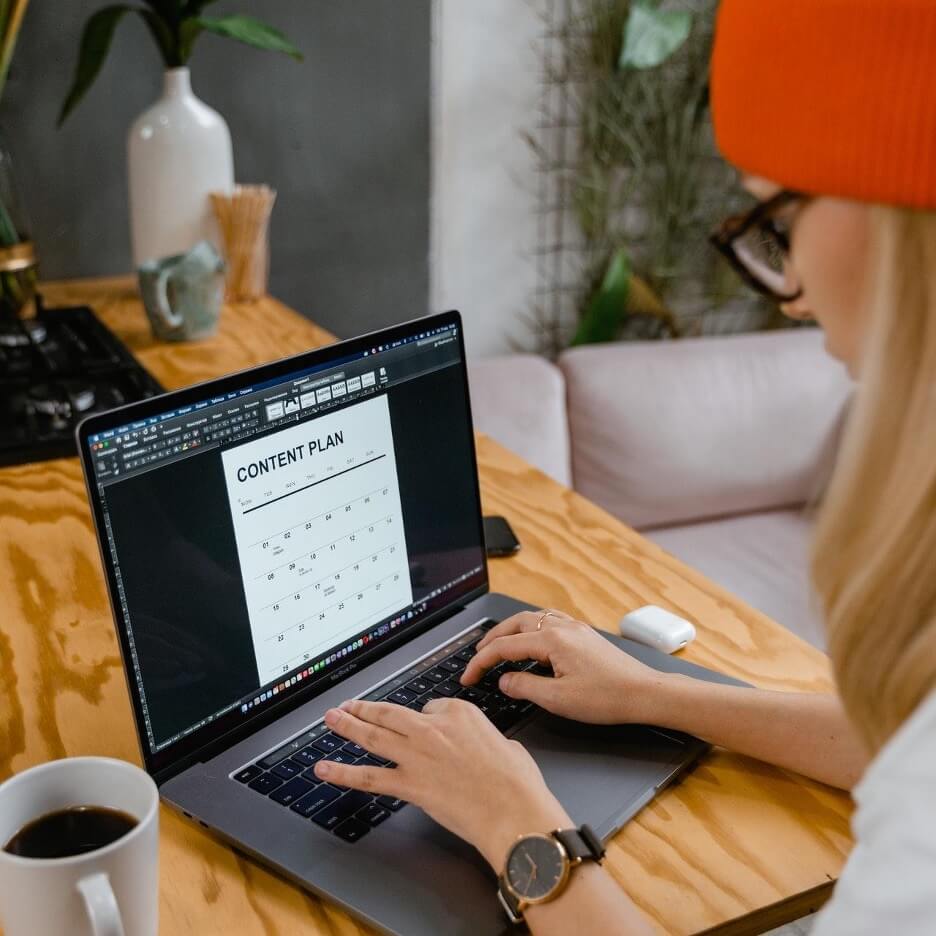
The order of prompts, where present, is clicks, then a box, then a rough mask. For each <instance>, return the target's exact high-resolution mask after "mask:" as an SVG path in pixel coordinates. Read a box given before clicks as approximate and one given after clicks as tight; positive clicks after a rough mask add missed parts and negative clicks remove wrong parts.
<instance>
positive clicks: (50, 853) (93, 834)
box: [3, 806, 137, 858]
mask: <svg viewBox="0 0 936 936" xmlns="http://www.w3.org/2000/svg"><path fill="white" fill-rule="evenodd" d="M136 824H137V821H136V819H134V817H133V816H129V815H127V813H125V812H120V810H118V809H107V808H105V807H104V806H72V807H70V808H68V809H60V810H58V811H57V812H52V813H46V815H44V816H40V817H39V818H38V819H33V821H32V822H30V823H29V824H28V825H25V826H23V828H22V829H20V830H19V832H17V833H16V835H14V836H13V838H11V839H10V841H9V842H7V843H6V845H5V846H4V849H3V850H4V851H5V852H9V853H10V854H11V855H19V856H20V857H22V858H68V857H70V856H72V855H83V854H84V853H85V852H89V851H94V850H95V849H96V848H103V847H104V846H105V845H110V843H111V842H116V841H117V839H119V838H123V836H125V835H126V834H127V833H128V832H129V831H130V830H131V829H132V828H133V827H134V826H135V825H136Z"/></svg>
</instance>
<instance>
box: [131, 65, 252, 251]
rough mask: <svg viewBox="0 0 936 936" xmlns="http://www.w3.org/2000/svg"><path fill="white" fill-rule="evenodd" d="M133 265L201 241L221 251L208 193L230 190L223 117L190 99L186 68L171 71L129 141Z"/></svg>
mask: <svg viewBox="0 0 936 936" xmlns="http://www.w3.org/2000/svg"><path fill="white" fill-rule="evenodd" d="M127 169H128V179H129V185H130V233H131V238H132V245H133V262H134V265H135V266H137V267H139V266H140V264H142V263H143V262H145V261H147V260H154V259H157V258H160V257H167V256H169V255H170V254H178V253H183V252H185V251H186V250H188V249H189V248H190V247H192V246H194V245H195V244H197V243H198V242H199V241H201V240H208V241H211V243H213V244H214V246H215V247H216V248H217V249H218V252H219V253H223V248H222V244H221V240H220V233H219V231H218V227H217V223H216V221H215V218H214V213H213V211H212V208H211V199H210V198H209V197H208V195H209V193H210V192H230V191H231V189H232V187H233V185H234V159H233V156H232V153H231V134H230V132H229V131H228V126H227V124H226V123H225V121H224V118H223V117H222V116H221V115H220V114H219V113H217V111H214V110H212V109H211V108H210V107H208V106H207V105H206V104H204V103H203V102H202V101H200V100H199V99H198V98H197V97H195V95H194V94H193V93H192V86H191V82H190V80H189V70H188V69H187V68H170V69H169V70H167V71H166V74H165V83H164V85H163V95H162V97H161V98H160V99H159V100H158V101H157V102H156V103H155V104H154V105H153V106H152V107H150V108H149V109H148V110H146V111H144V112H143V113H142V114H141V115H140V116H139V117H138V118H137V119H136V121H135V122H134V124H133V126H132V127H131V128H130V134H129V136H128V138H127Z"/></svg>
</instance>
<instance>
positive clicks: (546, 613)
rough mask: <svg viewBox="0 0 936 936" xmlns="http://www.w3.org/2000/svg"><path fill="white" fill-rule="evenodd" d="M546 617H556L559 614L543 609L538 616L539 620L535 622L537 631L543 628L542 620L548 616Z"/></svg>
mask: <svg viewBox="0 0 936 936" xmlns="http://www.w3.org/2000/svg"><path fill="white" fill-rule="evenodd" d="M548 617H554V618H558V617H559V615H558V614H556V612H555V611H544V612H543V613H542V614H541V615H540V616H539V620H538V621H537V622H536V629H537V630H538V631H541V630H542V629H543V621H545V620H546V618H548Z"/></svg>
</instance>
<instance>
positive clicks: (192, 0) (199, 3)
mask: <svg viewBox="0 0 936 936" xmlns="http://www.w3.org/2000/svg"><path fill="white" fill-rule="evenodd" d="M216 2H217V0H188V2H187V3H186V4H185V5H184V6H183V7H182V16H183V17H188V16H198V15H199V13H201V11H202V10H204V9H205V7H206V6H208V4H209V3H216Z"/></svg>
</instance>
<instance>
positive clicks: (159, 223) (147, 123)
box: [59, 0, 302, 266]
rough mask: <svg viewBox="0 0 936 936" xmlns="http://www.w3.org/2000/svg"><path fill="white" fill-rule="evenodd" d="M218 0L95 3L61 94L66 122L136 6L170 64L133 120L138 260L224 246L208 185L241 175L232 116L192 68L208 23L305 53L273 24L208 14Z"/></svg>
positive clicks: (214, 188)
mask: <svg viewBox="0 0 936 936" xmlns="http://www.w3.org/2000/svg"><path fill="white" fill-rule="evenodd" d="M213 3H214V0H146V3H145V4H144V5H130V4H118V5H115V6H108V7H105V8H103V9H101V10H98V11H97V12H96V13H94V14H93V15H92V16H91V17H90V18H89V19H88V21H87V23H86V24H85V27H84V32H83V34H82V37H81V46H80V51H79V55H78V64H77V66H76V68H75V75H74V78H73V80H72V84H71V88H70V90H69V92H68V95H67V96H66V98H65V101H64V103H63V104H62V110H61V113H60V115H59V125H60V126H61V124H62V123H64V122H65V120H66V119H67V118H68V117H69V115H70V114H71V113H72V111H73V110H74V109H75V107H76V106H77V104H78V102H79V101H80V100H81V99H82V97H84V95H85V93H86V92H87V90H88V89H89V88H90V87H91V85H92V84H93V83H94V80H95V78H96V77H97V75H98V73H99V72H100V70H101V66H102V65H103V64H104V61H105V59H106V58H107V53H108V50H109V49H110V46H111V41H112V39H113V36H114V32H115V30H116V28H117V26H118V24H119V23H120V21H121V20H122V19H123V18H124V17H125V16H126V15H127V14H131V15H135V16H139V17H141V18H142V19H143V21H144V23H145V24H146V26H147V28H148V30H149V32H150V34H151V35H152V37H153V40H154V41H155V43H156V46H157V48H158V49H159V53H160V56H161V57H162V60H163V63H164V64H165V68H166V72H165V78H164V83H163V95H162V97H161V98H160V99H159V100H158V101H157V102H156V103H155V104H154V105H153V106H152V107H149V108H148V109H147V110H145V111H144V112H143V113H142V114H141V115H140V116H139V117H138V118H137V119H136V121H135V122H134V123H133V125H132V126H131V128H130V132H129V135H128V139H127V169H128V181H129V189H130V227H131V240H132V245H133V258H134V263H135V264H136V265H137V266H139V265H140V264H141V263H143V262H144V261H146V260H150V259H154V258H158V257H164V256H167V255H169V254H175V253H180V252H182V251H185V250H187V249H189V248H190V247H191V246H193V245H194V244H195V243H197V242H198V241H200V240H206V239H207V240H210V241H212V242H213V243H214V244H215V245H216V246H218V247H219V248H220V243H219V235H218V231H217V227H216V224H215V221H214V217H213V215H212V211H211V205H210V201H209V198H208V196H209V194H210V193H211V192H229V191H230V190H231V188H232V187H233V183H234V168H233V155H232V151H231V137H230V132H229V131H228V127H227V124H226V123H225V121H224V119H223V118H222V117H221V115H220V114H218V113H217V112H216V111H214V110H212V109H211V108H210V107H208V106H207V105H206V104H204V103H203V102H202V101H200V100H199V99H198V98H197V97H196V96H195V95H194V94H193V93H192V88H191V80H190V74H189V68H188V62H189V60H190V58H191V56H192V51H193V49H194V46H195V43H196V41H197V40H198V39H199V38H200V37H201V36H202V35H203V34H204V33H213V34H214V35H217V36H222V37H224V38H227V39H234V40H236V41H238V42H242V43H245V44H246V45H249V46H253V47H254V48H257V49H264V50H267V51H271V52H282V53H284V54H286V55H289V56H291V57H292V58H294V59H297V60H301V58H302V55H301V53H300V52H299V50H298V49H297V48H296V47H295V46H294V45H293V44H292V43H291V42H290V41H289V40H288V39H287V38H286V37H285V36H284V35H283V34H282V33H281V32H279V31H278V30H276V29H274V28H273V27H272V26H269V25H267V24H266V23H263V22H261V21H260V20H257V19H254V18H253V17H249V16H243V15H240V14H228V15H224V16H208V15H206V13H205V9H206V8H207V7H209V6H211V5H213Z"/></svg>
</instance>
